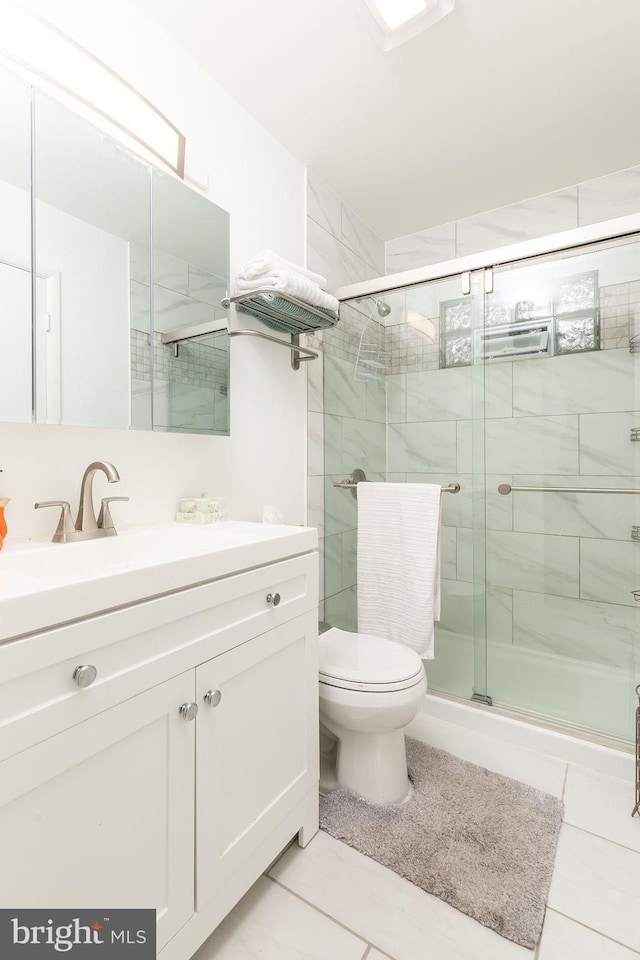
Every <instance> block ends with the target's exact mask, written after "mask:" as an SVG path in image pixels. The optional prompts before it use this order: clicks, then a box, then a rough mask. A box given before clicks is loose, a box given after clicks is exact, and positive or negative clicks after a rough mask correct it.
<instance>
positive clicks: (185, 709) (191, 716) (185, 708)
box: [180, 703, 198, 720]
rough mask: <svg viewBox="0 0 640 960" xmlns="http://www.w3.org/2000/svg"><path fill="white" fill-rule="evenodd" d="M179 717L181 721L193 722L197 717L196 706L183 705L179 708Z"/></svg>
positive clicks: (192, 704)
mask: <svg viewBox="0 0 640 960" xmlns="http://www.w3.org/2000/svg"><path fill="white" fill-rule="evenodd" d="M180 716H181V717H182V719H183V720H195V718H196V717H197V716H198V704H197V703H183V704H182V706H181V707H180Z"/></svg>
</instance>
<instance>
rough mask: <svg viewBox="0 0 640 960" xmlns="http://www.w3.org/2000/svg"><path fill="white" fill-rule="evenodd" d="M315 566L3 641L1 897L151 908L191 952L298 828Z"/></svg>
mask: <svg viewBox="0 0 640 960" xmlns="http://www.w3.org/2000/svg"><path fill="white" fill-rule="evenodd" d="M317 573H318V569H317V555H316V554H315V553H313V552H306V553H304V554H302V555H300V556H294V557H291V558H289V559H284V560H280V561H279V562H277V563H272V564H267V565H263V566H260V567H258V568H257V569H252V570H247V571H245V572H242V573H237V574H235V575H232V576H228V577H224V578H221V579H217V580H215V581H212V582H210V583H204V584H200V585H198V586H195V587H191V588H188V589H183V590H179V591H176V592H175V593H172V594H169V595H166V596H161V597H157V598H154V599H150V600H147V601H144V602H141V603H136V604H132V605H130V606H127V607H125V608H121V609H117V610H113V611H111V612H109V611H107V612H106V613H102V614H100V615H99V616H95V617H91V618H87V619H84V620H80V621H79V622H77V623H71V624H68V625H65V626H61V627H59V628H57V629H53V630H49V631H42V632H40V633H36V634H32V635H29V636H25V637H21V638H17V639H15V640H12V641H8V642H6V643H4V644H2V645H0V850H1V851H2V857H1V858H0V903H1V904H2V905H3V906H7V907H8V906H15V907H22V908H25V907H30V906H33V907H100V908H102V907H104V908H109V907H111V908H115V907H155V908H156V909H157V916H158V928H157V937H158V941H157V942H158V951H159V954H160V956H161V957H162V958H163V960H188V958H189V957H191V955H192V954H193V953H194V952H195V950H196V949H197V947H198V946H199V945H200V944H201V943H202V942H203V941H204V940H205V939H206V938H207V936H209V934H210V933H211V932H212V930H213V929H214V928H215V927H216V926H217V924H218V923H219V922H220V920H221V919H222V918H223V917H224V916H225V915H226V913H227V912H228V911H229V910H230V909H231V908H232V907H233V905H234V904H235V903H236V902H237V901H238V900H239V899H240V897H241V896H242V895H243V893H244V892H245V891H246V890H247V889H248V888H249V887H250V886H251V884H252V883H253V882H254V881H255V880H256V879H257V878H258V876H259V875H260V874H261V873H262V872H263V871H264V870H265V869H266V868H267V866H268V865H269V863H270V862H271V861H272V860H273V859H274V858H275V857H276V856H277V854H278V853H279V852H280V850H281V849H282V848H283V847H284V846H285V845H286V843H287V842H288V841H289V840H290V839H291V838H292V837H294V836H295V835H296V834H299V838H300V842H301V843H306V842H308V840H309V839H310V838H311V837H312V836H313V834H314V832H315V831H316V830H317V822H318V792H317V790H318V729H317V580H318V576H317ZM276 598H277V599H276ZM274 600H275V602H274ZM87 665H89V666H91V667H94V668H95V671H96V677H95V680H94V681H93V682H92V683H91V684H90V685H89V686H87V687H86V688H82V687H80V686H79V685H78V684H77V682H76V681H74V675H75V676H76V678H77V674H76V669H77V667H79V666H87ZM196 708H197V709H196Z"/></svg>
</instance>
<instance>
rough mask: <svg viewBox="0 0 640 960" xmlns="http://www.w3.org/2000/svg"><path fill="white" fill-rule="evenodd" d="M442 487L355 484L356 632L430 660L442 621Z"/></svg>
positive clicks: (413, 484) (415, 484)
mask: <svg viewBox="0 0 640 960" xmlns="http://www.w3.org/2000/svg"><path fill="white" fill-rule="evenodd" d="M440 503H441V491H440V486H437V485H436V484H433V483H359V484H358V552H357V557H358V633H372V634H374V635H375V636H378V637H383V638H385V639H387V640H395V641H396V642H397V643H404V644H405V645H406V646H408V647H411V648H412V649H413V650H415V651H416V653H419V654H420V656H421V657H424V658H426V659H428V660H432V659H433V655H434V654H433V633H434V628H433V622H434V620H439V619H440Z"/></svg>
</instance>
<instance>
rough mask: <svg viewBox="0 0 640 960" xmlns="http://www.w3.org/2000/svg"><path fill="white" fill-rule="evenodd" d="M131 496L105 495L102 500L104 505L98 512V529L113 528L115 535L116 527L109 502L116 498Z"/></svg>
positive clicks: (126, 498)
mask: <svg viewBox="0 0 640 960" xmlns="http://www.w3.org/2000/svg"><path fill="white" fill-rule="evenodd" d="M128 499H129V497H104V498H103V500H102V506H101V507H100V513H99V514H98V530H113V535H114V536H115V535H116V528H115V526H114V524H113V517H112V516H111V510H110V509H109V504H110V503H112V502H113V501H114V500H123V501H124V500H128Z"/></svg>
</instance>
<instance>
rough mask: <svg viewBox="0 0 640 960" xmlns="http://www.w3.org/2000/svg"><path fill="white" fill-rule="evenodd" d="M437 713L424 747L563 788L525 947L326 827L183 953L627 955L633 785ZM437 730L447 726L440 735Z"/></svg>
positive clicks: (631, 943)
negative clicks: (463, 733)
mask: <svg viewBox="0 0 640 960" xmlns="http://www.w3.org/2000/svg"><path fill="white" fill-rule="evenodd" d="M448 726H450V725H449V724H443V723H442V722H440V721H439V722H438V727H437V729H436V728H435V727H434V729H433V731H432V733H433V736H434V738H435V739H437V740H438V741H439V742H438V743H435V740H434V745H437V746H440V745H442V746H444V742H442V741H444V740H446V749H449V750H451V751H452V752H457V753H459V754H460V755H463V756H464V757H465V759H467V760H470V761H471V762H475V763H481V764H482V765H484V766H486V767H489V768H490V769H495V770H498V771H499V772H500V773H504V774H506V775H507V776H515V777H520V778H521V779H523V780H527V782H532V781H534V783H535V786H539V787H541V789H547V790H549V792H552V793H556V794H557V795H562V796H563V799H564V802H565V823H564V824H563V827H562V831H561V834H560V843H559V846H558V854H557V857H556V865H555V870H554V875H553V881H552V884H551V890H550V893H549V902H548V907H547V913H546V919H545V925H544V931H543V935H542V940H541V941H540V943H539V944H538V947H537V950H536V951H535V952H534V951H530V950H526V949H525V948H523V947H519V946H517V945H516V944H514V943H511V942H510V941H508V940H504V939H503V938H502V937H499V936H498V935H497V934H496V933H493V931H491V930H488V929H487V928H486V927H483V926H482V925H481V924H479V923H477V922H476V921H475V920H472V919H470V918H469V917H467V916H465V915H464V914H462V913H459V912H458V911H457V910H454V909H453V907H450V906H449V905H448V904H446V903H444V902H443V901H442V900H438V899H437V898H436V897H432V896H430V895H429V894H427V893H424V891H422V890H420V889H419V888H418V887H415V886H414V885H413V884H411V883H409V882H408V881H407V880H404V879H403V878H402V877H399V876H397V875H396V874H394V873H392V872H391V871H390V870H388V869H387V868H386V867H383V866H381V865H380V864H379V863H376V862H375V861H373V860H370V859H368V858H367V857H365V856H362V854H359V853H357V852H356V851H355V850H352V849H351V848H350V847H347V846H346V845H345V844H342V843H340V842H339V841H337V840H334V839H333V838H332V837H329V836H328V835H327V834H324V833H319V834H318V835H317V836H316V837H314V839H313V840H312V841H311V843H310V844H309V845H308V846H307V847H306V848H305V849H304V850H302V849H300V848H299V847H297V846H292V847H290V848H289V849H288V850H287V851H286V853H285V854H284V856H283V857H282V858H281V859H280V860H279V861H278V862H277V863H276V864H275V866H273V867H272V869H271V870H270V872H269V874H268V876H266V877H262V878H261V879H260V880H259V881H258V883H256V884H255V886H254V887H252V889H251V890H250V891H249V893H248V894H247V895H246V896H245V897H244V899H243V900H241V901H240V903H239V904H238V905H237V907H236V908H235V910H233V911H232V913H230V914H229V916H228V917H227V918H226V920H224V921H223V923H222V924H221V925H220V926H219V927H218V929H217V930H216V931H215V933H214V934H213V935H212V936H211V937H210V938H209V940H208V941H207V942H206V943H205V944H204V945H203V946H202V947H201V949H200V950H199V951H198V953H197V954H196V956H195V958H194V960H253V958H256V960H257V958H260V960H364V958H366V960H384V958H392V960H424V958H425V957H432V958H434V960H472V958H473V960H634V958H635V960H638V958H639V957H640V818H637V817H636V818H635V819H633V820H632V819H631V817H630V813H631V808H632V807H633V785H632V784H631V783H629V782H626V781H623V780H616V779H613V778H612V777H605V776H602V775H601V774H596V773H593V772H592V771H589V770H587V769H585V768H584V767H579V766H576V765H575V764H571V763H569V764H566V763H564V762H563V761H560V760H558V759H556V758H552V757H545V756H543V755H541V754H535V755H534V754H533V753H532V751H529V750H522V749H519V748H515V747H513V746H510V745H505V744H504V743H503V742H502V741H499V740H492V739H491V738H489V737H486V736H482V737H474V738H471V739H469V738H467V739H466V741H465V745H464V749H462V748H460V749H459V750H457V749H456V750H455V751H454V746H456V745H457V744H456V743H455V740H456V739H457V738H456V737H455V733H456V732H455V731H453V730H452V731H449V732H448V731H447V730H446V729H445V728H446V727H448ZM448 733H450V734H451V735H450V736H448Z"/></svg>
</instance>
